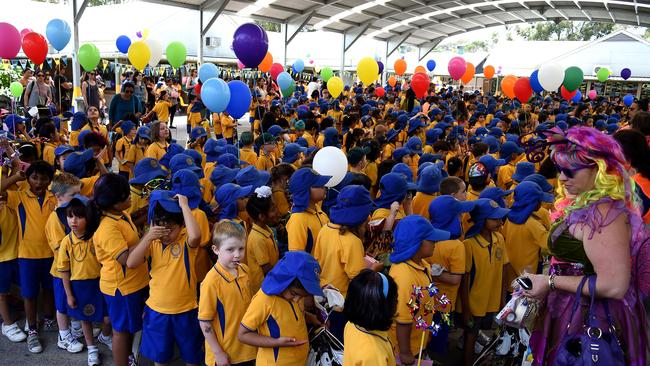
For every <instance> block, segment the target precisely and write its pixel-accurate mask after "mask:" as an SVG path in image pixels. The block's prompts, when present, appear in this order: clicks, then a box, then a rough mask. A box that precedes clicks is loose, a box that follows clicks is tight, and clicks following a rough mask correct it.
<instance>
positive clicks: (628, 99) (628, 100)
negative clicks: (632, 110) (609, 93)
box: [623, 94, 634, 107]
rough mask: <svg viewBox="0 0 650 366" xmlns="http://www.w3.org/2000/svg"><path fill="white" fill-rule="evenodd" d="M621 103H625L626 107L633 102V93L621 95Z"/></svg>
mask: <svg viewBox="0 0 650 366" xmlns="http://www.w3.org/2000/svg"><path fill="white" fill-rule="evenodd" d="M623 103H624V104H625V106H626V107H629V106H631V105H632V103H634V95H632V94H626V95H625V96H624V97H623Z"/></svg>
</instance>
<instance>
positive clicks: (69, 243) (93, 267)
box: [56, 232, 101, 281]
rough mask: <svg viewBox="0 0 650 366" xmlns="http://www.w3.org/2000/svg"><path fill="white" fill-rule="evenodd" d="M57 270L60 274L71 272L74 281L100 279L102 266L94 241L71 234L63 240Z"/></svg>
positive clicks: (71, 278)
mask: <svg viewBox="0 0 650 366" xmlns="http://www.w3.org/2000/svg"><path fill="white" fill-rule="evenodd" d="M56 268H57V270H58V271H59V272H70V280H72V281H77V280H94V279H98V278H99V272H100V270H101V265H100V264H99V261H98V260H97V257H96V256H95V245H94V244H93V241H92V239H90V240H82V239H79V238H77V236H76V235H75V234H74V233H73V232H70V234H68V235H67V236H66V237H65V238H63V240H61V246H60V247H59V255H58V258H57V261H56Z"/></svg>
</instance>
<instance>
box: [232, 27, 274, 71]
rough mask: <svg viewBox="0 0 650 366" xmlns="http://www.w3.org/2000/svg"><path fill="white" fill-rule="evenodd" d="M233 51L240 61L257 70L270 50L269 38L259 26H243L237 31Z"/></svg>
mask: <svg viewBox="0 0 650 366" xmlns="http://www.w3.org/2000/svg"><path fill="white" fill-rule="evenodd" d="M232 49H233V51H235V55H236V56H237V58H238V59H239V61H241V62H242V63H243V64H244V65H246V66H247V67H250V68H255V67H257V66H258V65H259V64H260V62H262V60H264V57H265V56H266V52H267V51H268V50H269V38H268V36H267V35H266V31H265V30H264V29H262V27H260V26H259V25H257V24H255V23H246V24H242V25H240V26H239V28H237V30H236V31H235V35H234V36H233V41H232Z"/></svg>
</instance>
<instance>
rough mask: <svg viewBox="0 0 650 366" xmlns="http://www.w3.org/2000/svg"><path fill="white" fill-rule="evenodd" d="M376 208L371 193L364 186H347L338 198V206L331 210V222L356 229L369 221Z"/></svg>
mask: <svg viewBox="0 0 650 366" xmlns="http://www.w3.org/2000/svg"><path fill="white" fill-rule="evenodd" d="M374 207H375V204H374V202H372V200H371V199H370V192H368V190H367V189H366V188H365V187H364V186H360V185H351V186H346V187H343V189H341V191H340V192H339V194H338V196H337V197H336V205H334V206H332V207H331V208H330V212H329V216H330V221H331V222H332V223H334V224H338V225H344V226H348V227H356V226H359V225H361V224H363V223H364V222H365V221H366V219H368V216H370V214H371V213H372V210H373V208H374Z"/></svg>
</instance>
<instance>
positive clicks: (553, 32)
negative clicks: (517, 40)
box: [517, 20, 616, 41]
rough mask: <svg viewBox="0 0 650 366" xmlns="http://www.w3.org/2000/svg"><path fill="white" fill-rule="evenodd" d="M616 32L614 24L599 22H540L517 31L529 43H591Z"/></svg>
mask: <svg viewBox="0 0 650 366" xmlns="http://www.w3.org/2000/svg"><path fill="white" fill-rule="evenodd" d="M615 30H616V25H615V24H613V23H597V22H571V21H568V20H563V21H561V22H557V23H556V22H540V23H537V24H535V25H534V26H532V27H529V28H525V29H521V28H520V29H517V34H518V35H519V36H520V37H522V38H524V39H526V40H528V41H591V40H593V39H597V38H601V37H603V36H606V35H608V34H610V33H612V32H613V31H615Z"/></svg>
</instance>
